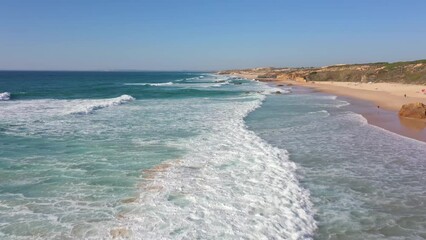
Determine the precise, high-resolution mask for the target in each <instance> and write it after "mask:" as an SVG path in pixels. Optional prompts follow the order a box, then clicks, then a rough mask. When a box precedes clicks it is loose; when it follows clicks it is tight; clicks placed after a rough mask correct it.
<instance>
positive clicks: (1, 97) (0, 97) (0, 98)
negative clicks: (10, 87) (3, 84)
mask: <svg viewBox="0 0 426 240" xmlns="http://www.w3.org/2000/svg"><path fill="white" fill-rule="evenodd" d="M8 100H10V93H9V92H3V93H0V101H8Z"/></svg>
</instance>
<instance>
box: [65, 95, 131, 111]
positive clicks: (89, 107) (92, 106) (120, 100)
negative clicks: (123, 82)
mask: <svg viewBox="0 0 426 240" xmlns="http://www.w3.org/2000/svg"><path fill="white" fill-rule="evenodd" d="M134 100H135V98H134V97H132V96H130V95H126V94H124V95H121V96H120V97H116V98H111V99H105V100H98V101H96V102H95V103H94V102H93V101H90V102H89V103H88V104H82V105H81V108H80V109H78V110H76V111H72V112H71V114H90V113H92V112H93V111H96V110H98V109H102V108H107V107H111V106H117V105H121V104H124V103H127V102H131V101H134Z"/></svg>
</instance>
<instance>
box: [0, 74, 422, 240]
mask: <svg viewBox="0 0 426 240" xmlns="http://www.w3.org/2000/svg"><path fill="white" fill-rule="evenodd" d="M277 91H279V94H277ZM349 104H350V103H349V102H347V101H343V100H341V99H339V98H337V97H336V96H331V95H326V94H321V93H313V92H309V91H305V90H303V89H298V88H294V87H288V86H287V87H286V86H282V87H277V86H273V85H268V84H266V83H262V82H257V81H253V80H249V79H242V78H238V77H234V76H224V75H215V74H210V73H200V72H43V71H39V72H31V71H2V72H0V119H1V121H0V238H1V239H111V238H129V239H423V238H426V206H425V202H426V194H425V193H426V177H425V176H426V161H425V159H426V157H425V156H426V148H425V146H426V144H425V143H423V142H419V141H416V140H412V139H409V138H405V137H402V136H399V135H396V134H394V133H391V132H388V131H386V130H383V129H380V128H378V127H375V126H372V125H369V124H368V123H367V121H366V120H365V119H364V118H363V117H362V116H361V115H359V114H357V113H354V112H351V111H350V110H349V109H348V105H349Z"/></svg>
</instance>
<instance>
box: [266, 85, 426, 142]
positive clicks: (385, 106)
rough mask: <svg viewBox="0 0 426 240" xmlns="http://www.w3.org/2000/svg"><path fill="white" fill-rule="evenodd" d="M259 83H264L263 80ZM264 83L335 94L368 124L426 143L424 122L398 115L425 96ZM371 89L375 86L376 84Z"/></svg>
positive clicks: (425, 100)
mask: <svg viewBox="0 0 426 240" xmlns="http://www.w3.org/2000/svg"><path fill="white" fill-rule="evenodd" d="M258 80H259V81H263V80H262V79H258ZM264 82H269V83H271V84H275V85H282V84H286V85H287V86H289V85H290V86H292V85H293V86H297V87H301V88H307V89H310V90H311V91H317V92H322V93H326V94H334V95H336V96H337V97H338V98H339V99H342V100H346V101H348V102H349V103H351V105H349V106H348V109H349V110H351V111H353V112H355V113H358V114H361V115H362V116H363V117H365V118H366V119H367V122H368V124H371V125H374V126H377V127H380V128H382V129H385V130H388V131H390V132H393V133H396V134H398V135H401V136H405V137H408V138H411V139H415V140H418V141H422V142H426V121H425V120H420V119H409V118H401V117H399V116H398V111H399V109H400V107H401V106H402V104H405V103H409V102H426V96H425V97H424V98H422V97H417V96H416V97H410V96H408V97H404V96H403V95H402V96H397V95H396V94H392V93H390V92H383V91H371V90H366V89H355V88H350V87H345V86H342V85H343V84H347V83H339V86H334V85H332V84H330V83H328V82H327V83H302V82H296V81H284V80H275V79H274V80H272V79H271V80H269V79H268V80H266V81H264ZM351 84H353V86H359V84H358V85H355V83H351ZM386 84H387V83H380V85H382V86H383V85H386ZM364 85H366V84H364ZM369 85H370V84H369ZM349 86H350V85H349ZM372 87H374V85H373V86H372ZM409 87H410V88H415V87H419V86H412V85H411V86H410V85H409ZM359 88H360V87H359ZM378 106H380V107H378Z"/></svg>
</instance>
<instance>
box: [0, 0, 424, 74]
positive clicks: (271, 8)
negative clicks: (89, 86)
mask: <svg viewBox="0 0 426 240" xmlns="http://www.w3.org/2000/svg"><path fill="white" fill-rule="evenodd" d="M425 9H426V1H424V0H410V1H399V0H375V1H371V0H357V1H355V0H352V1H337V0H325V1H315V0H311V1H303V2H302V1H279V0H266V1H251V0H218V1H199V0H182V1H174V0H169V1H166V0H146V1H130V0H129V1H112V0H104V1H103V0H92V1H87V0H74V1H57V0H39V1H30V0H22V1H15V0H0V69H2V70H125V69H132V70H220V69H234V68H251V67H263V66H272V67H283V66H293V67H298V66H323V65H330V64H339V63H363V62H379V61H403V60H416V59H424V58H426V44H425V39H426V31H425V26H426V15H425V14H424V10H425Z"/></svg>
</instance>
